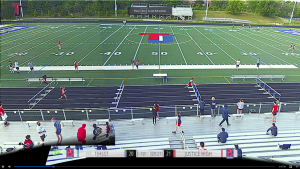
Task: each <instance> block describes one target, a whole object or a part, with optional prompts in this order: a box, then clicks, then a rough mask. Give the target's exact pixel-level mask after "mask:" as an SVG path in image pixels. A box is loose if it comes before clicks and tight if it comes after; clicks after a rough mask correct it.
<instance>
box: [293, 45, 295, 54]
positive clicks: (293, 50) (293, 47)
mask: <svg viewBox="0 0 300 169" xmlns="http://www.w3.org/2000/svg"><path fill="white" fill-rule="evenodd" d="M294 50H295V45H294V46H293V52H292V53H294Z"/></svg>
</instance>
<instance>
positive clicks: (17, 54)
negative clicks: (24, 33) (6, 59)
mask: <svg viewBox="0 0 300 169" xmlns="http://www.w3.org/2000/svg"><path fill="white" fill-rule="evenodd" d="M25 55H27V52H24V53H23V52H21V53H11V54H8V55H7V56H25Z"/></svg>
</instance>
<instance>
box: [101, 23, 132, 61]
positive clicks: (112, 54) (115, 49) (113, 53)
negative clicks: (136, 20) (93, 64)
mask: <svg viewBox="0 0 300 169" xmlns="http://www.w3.org/2000/svg"><path fill="white" fill-rule="evenodd" d="M134 28H135V27H133V29H131V31H133V30H134ZM131 31H129V32H128V33H127V35H126V36H125V37H124V39H123V40H122V41H121V42H120V43H119V45H118V46H117V47H116V49H115V50H114V51H113V52H112V53H111V54H110V56H109V57H108V58H107V60H106V61H105V62H104V64H103V66H105V64H106V63H107V62H108V61H109V59H110V58H111V56H112V55H113V54H114V53H115V51H116V50H117V49H118V48H119V46H121V44H122V43H123V41H124V40H125V39H126V37H127V36H128V35H129V33H130V32H131Z"/></svg>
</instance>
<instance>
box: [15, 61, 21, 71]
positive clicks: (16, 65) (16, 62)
mask: <svg viewBox="0 0 300 169" xmlns="http://www.w3.org/2000/svg"><path fill="white" fill-rule="evenodd" d="M15 67H16V69H17V71H18V73H20V68H19V63H18V61H17V60H15Z"/></svg>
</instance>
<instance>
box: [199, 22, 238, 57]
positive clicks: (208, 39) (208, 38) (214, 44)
mask: <svg viewBox="0 0 300 169" xmlns="http://www.w3.org/2000/svg"><path fill="white" fill-rule="evenodd" d="M194 29H196V28H194ZM196 31H197V32H199V33H200V34H201V35H203V36H204V37H205V38H206V39H208V40H209V41H210V42H211V43H213V44H214V45H215V46H217V47H218V48H219V49H221V51H223V52H224V53H225V54H226V55H227V56H229V57H230V58H231V59H232V60H234V61H236V60H235V59H234V58H233V57H231V56H230V55H229V54H228V53H227V52H225V51H224V50H223V49H222V48H220V47H219V46H218V45H217V44H215V43H214V42H213V41H211V40H210V39H209V38H208V37H206V36H205V35H204V34H203V33H202V32H200V31H199V30H198V29H196Z"/></svg>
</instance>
